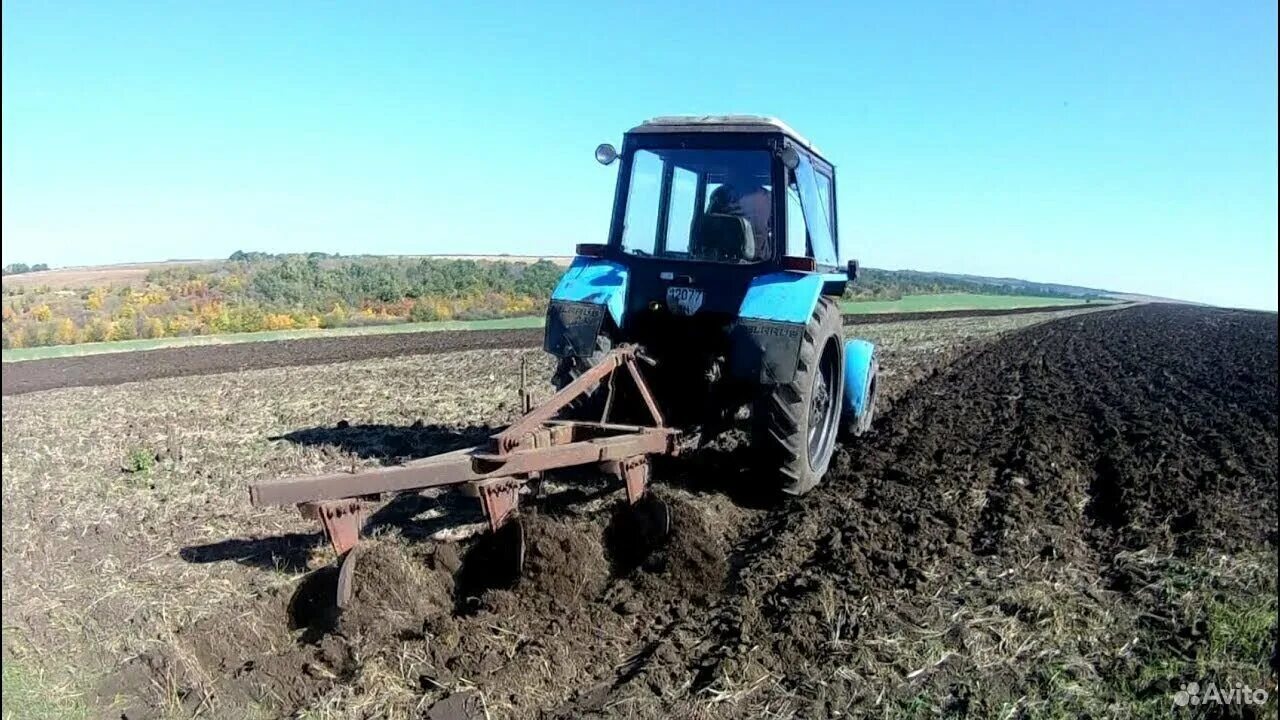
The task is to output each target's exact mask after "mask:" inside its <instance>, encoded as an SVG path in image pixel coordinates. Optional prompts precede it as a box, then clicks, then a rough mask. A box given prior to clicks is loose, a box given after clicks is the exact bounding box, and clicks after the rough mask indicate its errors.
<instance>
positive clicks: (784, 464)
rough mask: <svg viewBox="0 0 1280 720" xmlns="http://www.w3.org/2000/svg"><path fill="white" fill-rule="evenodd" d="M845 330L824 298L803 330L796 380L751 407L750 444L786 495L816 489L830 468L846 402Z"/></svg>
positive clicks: (769, 389)
mask: <svg viewBox="0 0 1280 720" xmlns="http://www.w3.org/2000/svg"><path fill="white" fill-rule="evenodd" d="M842 325H843V320H842V318H841V317H840V310H839V308H838V307H837V305H836V304H835V302H834V301H832V300H830V299H829V298H825V297H824V298H821V299H820V300H819V301H818V305H817V307H815V308H814V310H813V315H812V316H811V317H810V318H809V323H808V324H807V325H806V326H805V329H804V337H803V340H802V341H801V345H800V357H799V361H798V364H797V365H796V374H795V377H793V378H792V380H791V382H788V383H778V384H776V385H768V386H764V387H762V388H761V389H760V393H759V395H758V396H757V398H756V400H755V403H754V405H753V407H752V412H751V415H752V425H753V431H752V445H753V446H754V448H755V450H756V451H757V452H758V453H759V454H760V455H761V459H762V461H763V462H765V463H767V465H765V466H764V467H766V468H768V470H766V472H769V473H776V476H777V478H778V487H779V489H780V490H782V491H783V492H785V493H789V494H792V495H802V494H804V493H806V492H808V491H809V490H811V489H813V487H814V486H815V485H817V484H818V482H819V481H820V480H821V479H822V476H823V475H825V474H826V472H827V467H828V466H829V465H830V464H831V456H832V454H833V453H834V451H835V446H836V436H837V434H838V433H839V430H840V409H841V403H842V398H843V397H844V372H843V368H844V344H843V342H842V335H841V327H842ZM773 468H776V470H773Z"/></svg>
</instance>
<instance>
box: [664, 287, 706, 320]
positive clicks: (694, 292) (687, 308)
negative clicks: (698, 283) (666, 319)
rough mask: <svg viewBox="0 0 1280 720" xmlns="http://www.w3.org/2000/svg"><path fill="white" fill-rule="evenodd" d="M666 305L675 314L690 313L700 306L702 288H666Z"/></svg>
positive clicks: (696, 310)
mask: <svg viewBox="0 0 1280 720" xmlns="http://www.w3.org/2000/svg"><path fill="white" fill-rule="evenodd" d="M667 307H668V308H669V309H670V310H671V312H673V313H675V314H676V315H692V314H694V313H696V312H698V308H700V307H702V290H700V289H698V288H691V287H669V288H667Z"/></svg>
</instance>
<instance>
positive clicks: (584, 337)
mask: <svg viewBox="0 0 1280 720" xmlns="http://www.w3.org/2000/svg"><path fill="white" fill-rule="evenodd" d="M627 280H628V274H627V268H626V266H624V265H620V264H618V263H615V262H610V261H608V260H598V259H594V258H583V257H579V258H574V261H573V264H571V265H570V266H569V269H568V270H566V271H565V273H564V275H562V276H560V282H559V283H557V284H556V289H555V290H553V291H552V293H551V302H550V303H549V304H548V305H547V324H546V330H545V334H544V336H543V348H544V349H545V350H546V351H547V352H549V353H551V354H553V355H557V356H559V357H568V356H571V355H576V356H579V357H589V356H590V355H591V354H592V353H593V352H594V351H595V347H596V336H597V335H598V334H599V333H600V328H601V326H602V325H603V323H604V320H605V316H606V315H607V316H608V317H610V318H612V320H613V326H614V327H622V315H623V310H624V308H625V307H626V304H625V303H626V297H627Z"/></svg>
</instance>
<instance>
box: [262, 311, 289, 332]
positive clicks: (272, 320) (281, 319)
mask: <svg viewBox="0 0 1280 720" xmlns="http://www.w3.org/2000/svg"><path fill="white" fill-rule="evenodd" d="M263 324H264V325H266V328H267V329H268V330H291V329H293V327H294V324H293V317H292V316H290V315H285V314H284V313H267V316H266V317H265V318H263Z"/></svg>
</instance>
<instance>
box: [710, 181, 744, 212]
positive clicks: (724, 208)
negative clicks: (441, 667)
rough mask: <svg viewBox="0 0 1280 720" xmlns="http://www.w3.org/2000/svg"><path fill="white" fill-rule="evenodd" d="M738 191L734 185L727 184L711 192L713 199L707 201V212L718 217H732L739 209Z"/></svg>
mask: <svg viewBox="0 0 1280 720" xmlns="http://www.w3.org/2000/svg"><path fill="white" fill-rule="evenodd" d="M738 199H739V195H738V190H737V188H735V187H734V185H733V183H730V182H726V183H725V184H723V185H721V186H720V187H718V188H716V189H715V190H712V191H711V199H710V200H708V201H707V212H708V213H712V214H717V215H731V214H733V213H734V211H735V210H736V209H737V207H738Z"/></svg>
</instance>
